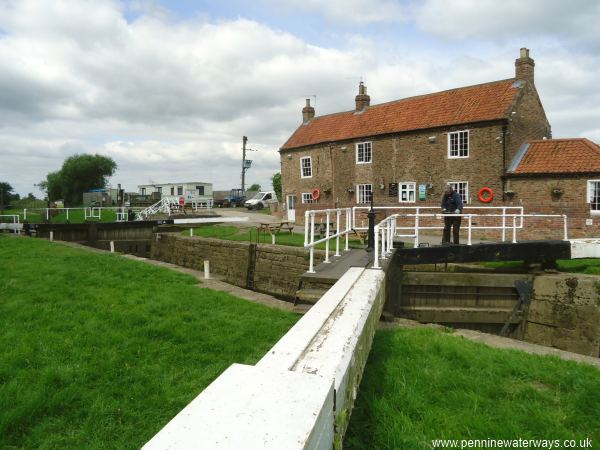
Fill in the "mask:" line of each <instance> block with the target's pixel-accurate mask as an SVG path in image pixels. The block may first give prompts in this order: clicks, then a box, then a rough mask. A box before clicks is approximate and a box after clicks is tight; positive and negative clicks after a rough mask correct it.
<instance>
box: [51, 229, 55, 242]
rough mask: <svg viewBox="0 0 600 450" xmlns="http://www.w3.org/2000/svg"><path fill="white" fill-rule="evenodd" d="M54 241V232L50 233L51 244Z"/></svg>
mask: <svg viewBox="0 0 600 450" xmlns="http://www.w3.org/2000/svg"><path fill="white" fill-rule="evenodd" d="M53 240H54V231H51V232H50V242H52V241H53Z"/></svg>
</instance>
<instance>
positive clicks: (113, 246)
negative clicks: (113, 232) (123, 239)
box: [110, 241, 115, 253]
mask: <svg viewBox="0 0 600 450" xmlns="http://www.w3.org/2000/svg"><path fill="white" fill-rule="evenodd" d="M110 252H111V253H114V252H115V241H110Z"/></svg>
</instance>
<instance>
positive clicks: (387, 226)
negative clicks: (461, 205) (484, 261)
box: [373, 213, 568, 269]
mask: <svg viewBox="0 0 600 450" xmlns="http://www.w3.org/2000/svg"><path fill="white" fill-rule="evenodd" d="M405 217H414V218H415V225H414V227H412V229H414V233H413V234H410V235H406V234H405V235H403V234H397V233H396V231H397V230H399V229H407V228H408V229H410V228H409V227H398V226H397V221H398V219H399V218H405ZM422 217H435V218H439V219H441V218H444V217H465V218H466V219H467V245H472V230H474V229H475V228H476V227H474V226H473V218H477V217H483V218H485V217H502V218H503V228H502V240H503V242H504V241H505V237H506V230H507V229H508V228H507V227H506V223H505V220H504V219H506V218H512V226H511V227H510V228H511V229H512V243H513V244H514V243H516V242H517V230H518V229H519V226H518V225H517V219H520V222H521V224H523V223H524V219H525V218H559V217H560V218H562V220H563V239H564V240H565V241H566V240H568V218H567V215H566V214H440V213H438V214H393V215H391V216H388V217H386V218H385V219H383V220H382V221H381V222H379V223H378V224H377V225H375V257H374V261H373V268H375V269H378V268H380V266H379V259H380V256H379V253H380V250H379V248H380V245H381V259H385V258H386V257H387V256H386V255H388V254H390V253H391V252H392V249H393V240H394V237H412V238H414V239H415V243H414V246H415V247H418V246H419V230H421V229H432V227H420V226H419V219H420V218H422ZM477 228H478V229H498V227H492V226H490V227H477ZM380 239H381V243H380Z"/></svg>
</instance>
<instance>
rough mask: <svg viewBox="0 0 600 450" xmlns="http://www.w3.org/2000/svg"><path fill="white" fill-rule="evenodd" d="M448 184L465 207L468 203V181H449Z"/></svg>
mask: <svg viewBox="0 0 600 450" xmlns="http://www.w3.org/2000/svg"><path fill="white" fill-rule="evenodd" d="M448 184H449V185H450V186H452V189H454V190H455V191H456V192H458V194H459V195H460V198H461V199H462V201H463V203H464V204H465V205H466V204H467V203H469V182H468V181H449V182H448Z"/></svg>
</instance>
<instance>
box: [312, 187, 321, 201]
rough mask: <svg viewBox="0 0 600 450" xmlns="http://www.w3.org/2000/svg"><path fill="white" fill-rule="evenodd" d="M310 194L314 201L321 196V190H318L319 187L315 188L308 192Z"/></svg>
mask: <svg viewBox="0 0 600 450" xmlns="http://www.w3.org/2000/svg"><path fill="white" fill-rule="evenodd" d="M310 196H311V197H312V199H313V200H315V201H316V200H319V197H320V196H321V191H320V190H319V188H315V189H313V190H312V191H311V192H310Z"/></svg>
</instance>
